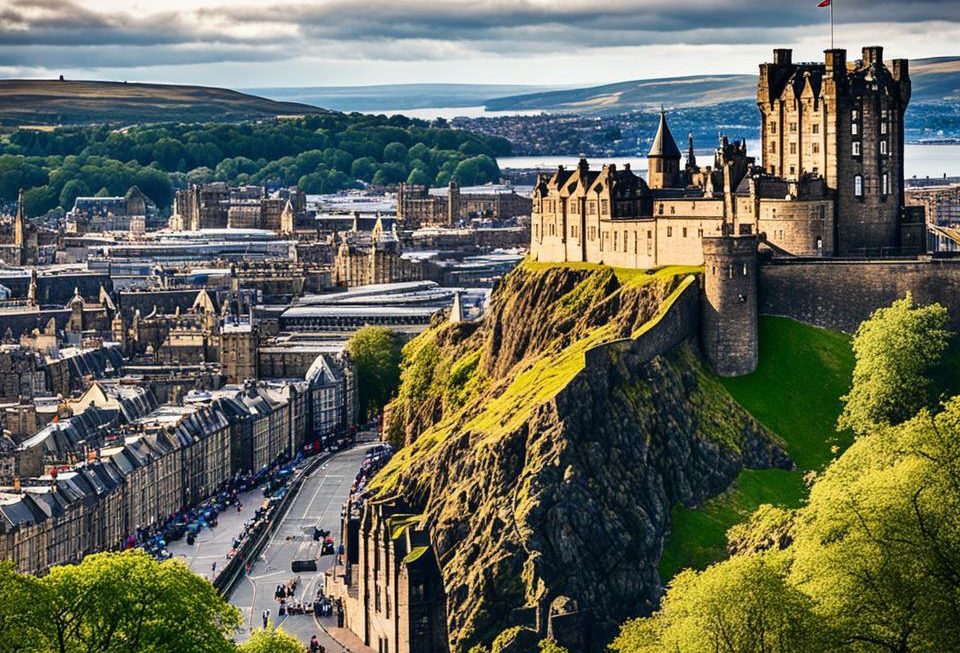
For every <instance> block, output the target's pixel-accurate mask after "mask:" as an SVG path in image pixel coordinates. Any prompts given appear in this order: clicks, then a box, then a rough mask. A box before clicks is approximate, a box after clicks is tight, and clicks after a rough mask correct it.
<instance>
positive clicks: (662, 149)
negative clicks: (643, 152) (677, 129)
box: [647, 109, 681, 188]
mask: <svg viewBox="0 0 960 653" xmlns="http://www.w3.org/2000/svg"><path fill="white" fill-rule="evenodd" d="M680 156H681V154H680V148H679V147H677V142H676V141H675V140H673V134H671V133H670V127H669V126H667V115H666V113H665V112H664V110H663V109H660V125H659V126H658V127H657V135H656V137H655V138H654V139H653V146H652V147H651V148H650V154H649V155H648V156H647V162H648V168H647V185H648V186H650V188H677V187H679V186H681V183H680Z"/></svg>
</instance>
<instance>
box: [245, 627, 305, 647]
mask: <svg viewBox="0 0 960 653" xmlns="http://www.w3.org/2000/svg"><path fill="white" fill-rule="evenodd" d="M305 650H306V648H305V647H304V645H303V644H301V643H300V641H299V640H298V639H297V638H296V637H294V636H293V635H290V634H289V633H287V632H286V631H284V630H282V629H280V628H276V629H271V630H254V631H253V633H252V634H251V635H250V639H248V640H247V641H245V642H244V643H242V644H240V646H238V647H237V652H238V653H303V652H304V651H305Z"/></svg>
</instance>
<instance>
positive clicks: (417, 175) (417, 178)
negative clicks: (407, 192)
mask: <svg viewBox="0 0 960 653" xmlns="http://www.w3.org/2000/svg"><path fill="white" fill-rule="evenodd" d="M407 183H408V184H410V185H411V186H413V185H419V186H429V185H430V177H428V176H427V173H425V172H424V171H423V170H421V169H420V168H415V169H413V170H411V171H410V174H409V175H408V176H407Z"/></svg>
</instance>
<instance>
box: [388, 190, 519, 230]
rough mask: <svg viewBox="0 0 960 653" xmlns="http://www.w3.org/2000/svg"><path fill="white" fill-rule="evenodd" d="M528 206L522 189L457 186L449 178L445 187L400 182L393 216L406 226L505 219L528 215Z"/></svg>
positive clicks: (409, 227) (414, 226)
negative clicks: (433, 187)
mask: <svg viewBox="0 0 960 653" xmlns="http://www.w3.org/2000/svg"><path fill="white" fill-rule="evenodd" d="M530 210H531V202H530V197H529V196H528V195H527V194H526V193H520V192H518V191H517V189H515V188H513V187H512V186H509V185H503V184H501V185H494V184H490V185H487V186H469V187H464V188H461V187H460V185H459V184H458V183H457V181H456V179H451V180H450V183H449V184H448V185H447V187H446V188H435V189H431V188H427V187H426V186H421V185H410V184H400V186H399V189H398V190H397V219H399V220H400V221H401V222H402V223H403V225H404V227H405V228H407V229H411V228H416V227H418V226H422V225H455V224H457V223H460V222H465V221H468V220H471V219H478V218H488V219H492V220H507V219H511V218H517V217H520V216H527V215H530Z"/></svg>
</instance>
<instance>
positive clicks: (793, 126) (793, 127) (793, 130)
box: [790, 122, 797, 134]
mask: <svg viewBox="0 0 960 653" xmlns="http://www.w3.org/2000/svg"><path fill="white" fill-rule="evenodd" d="M790 133H791V134H796V133H797V123H795V122H791V123H790Z"/></svg>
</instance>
